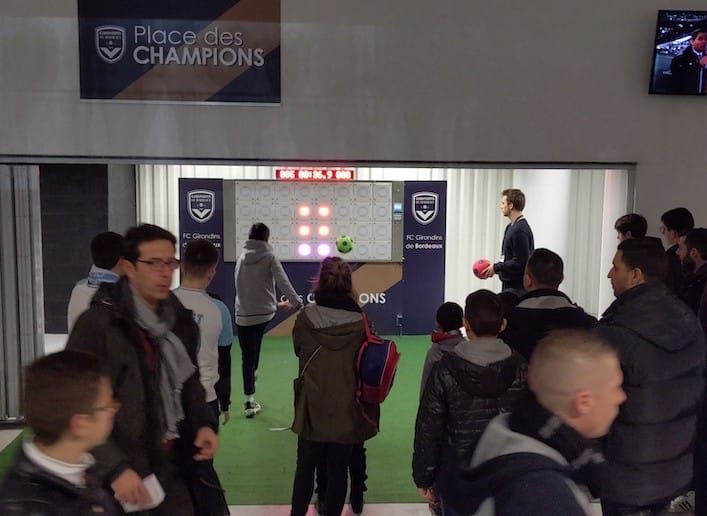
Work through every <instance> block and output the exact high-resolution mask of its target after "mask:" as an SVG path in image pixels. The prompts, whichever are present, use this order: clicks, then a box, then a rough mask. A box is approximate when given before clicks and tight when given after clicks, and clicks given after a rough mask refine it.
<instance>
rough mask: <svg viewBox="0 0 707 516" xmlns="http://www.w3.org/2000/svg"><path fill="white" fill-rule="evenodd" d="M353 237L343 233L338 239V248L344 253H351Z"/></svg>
mask: <svg viewBox="0 0 707 516" xmlns="http://www.w3.org/2000/svg"><path fill="white" fill-rule="evenodd" d="M353 245H354V241H353V238H351V237H350V236H346V235H341V236H340V237H339V238H337V239H336V249H337V251H339V252H340V253H342V254H346V253H350V252H351V250H352V249H353Z"/></svg>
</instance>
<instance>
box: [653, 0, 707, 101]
mask: <svg viewBox="0 0 707 516" xmlns="http://www.w3.org/2000/svg"><path fill="white" fill-rule="evenodd" d="M650 93H662V94H669V95H704V94H707V11H658V24H657V27H656V31H655V45H654V46H653V71H652V73H651V84H650Z"/></svg>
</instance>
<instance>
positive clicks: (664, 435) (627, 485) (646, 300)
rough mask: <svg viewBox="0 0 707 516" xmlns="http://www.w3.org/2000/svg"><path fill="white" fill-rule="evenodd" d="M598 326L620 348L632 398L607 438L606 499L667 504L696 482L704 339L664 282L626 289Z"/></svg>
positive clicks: (629, 396)
mask: <svg viewBox="0 0 707 516" xmlns="http://www.w3.org/2000/svg"><path fill="white" fill-rule="evenodd" d="M595 331H596V332H597V333H599V334H600V335H602V336H603V337H604V338H606V339H607V340H608V341H609V342H610V343H612V344H613V345H614V346H615V347H616V349H617V350H618V352H619V358H620V360H621V369H622V370H623V374H624V385H623V388H624V391H626V396H627V398H626V401H625V402H624V403H623V404H622V405H621V407H620V408H619V415H618V416H617V418H616V420H615V421H614V424H613V425H612V427H611V430H610V431H609V434H608V435H607V436H606V438H605V439H604V454H605V456H606V459H607V461H608V464H607V466H606V468H605V474H604V476H603V478H602V490H601V493H602V498H606V499H607V500H609V501H611V502H614V503H619V504H626V505H630V506H645V505H652V504H658V503H663V502H665V503H667V502H668V501H669V500H670V499H671V498H672V497H673V496H675V495H677V494H680V492H683V491H686V490H687V487H688V486H689V484H690V482H691V481H692V461H693V447H694V441H695V437H696V432H697V415H698V406H699V403H700V400H701V399H702V396H703V392H704V369H705V337H704V334H703V332H702V329H701V327H700V324H699V322H698V320H697V318H696V317H695V314H694V313H693V312H692V310H691V309H690V308H689V307H688V306H687V305H685V304H684V303H682V302H681V301H680V300H678V299H677V298H676V297H675V296H674V295H672V294H670V293H669V292H668V290H667V288H666V287H665V286H664V285H662V284H660V283H657V282H656V283H646V284H642V285H638V286H636V287H633V288H631V289H629V290H627V291H626V292H624V293H623V294H621V295H620V296H619V297H618V298H617V299H616V300H615V301H614V302H613V303H612V304H611V306H610V307H609V308H608V309H607V310H606V312H604V315H603V317H602V319H601V320H600V321H599V324H598V326H597V327H596V329H595Z"/></svg>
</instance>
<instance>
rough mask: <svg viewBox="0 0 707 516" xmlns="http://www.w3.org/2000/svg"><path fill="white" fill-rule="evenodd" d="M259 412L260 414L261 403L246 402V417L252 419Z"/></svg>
mask: <svg viewBox="0 0 707 516" xmlns="http://www.w3.org/2000/svg"><path fill="white" fill-rule="evenodd" d="M258 412H260V403H258V402H257V401H255V400H253V401H246V402H245V417H247V418H248V419H250V418H252V417H253V416H255V415H256V414H257V413H258Z"/></svg>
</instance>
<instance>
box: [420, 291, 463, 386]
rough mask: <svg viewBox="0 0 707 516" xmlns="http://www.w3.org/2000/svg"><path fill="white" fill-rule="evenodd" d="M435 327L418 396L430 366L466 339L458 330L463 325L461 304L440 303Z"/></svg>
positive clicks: (425, 382) (428, 373)
mask: <svg viewBox="0 0 707 516" xmlns="http://www.w3.org/2000/svg"><path fill="white" fill-rule="evenodd" d="M435 319H436V322H437V329H436V330H435V331H433V332H432V335H431V337H430V338H431V339H432V346H430V349H429V350H428V351H427V355H425V365H424V366H423V367H422V381H421V382H420V398H422V395H423V394H424V393H425V385H426V384H427V379H428V378H429V377H430V372H431V371H432V367H434V365H435V364H436V363H437V362H439V361H440V359H441V358H442V356H443V355H444V354H445V353H448V352H450V351H452V350H453V349H454V348H455V347H456V345H457V344H459V343H460V342H462V341H463V340H466V339H465V338H464V335H462V332H461V331H459V330H460V329H461V327H462V326H464V310H463V309H462V307H461V306H459V305H458V304H456V303H452V302H451V301H447V302H446V303H442V305H441V306H440V307H439V308H438V309H437V316H436V317H435Z"/></svg>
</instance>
